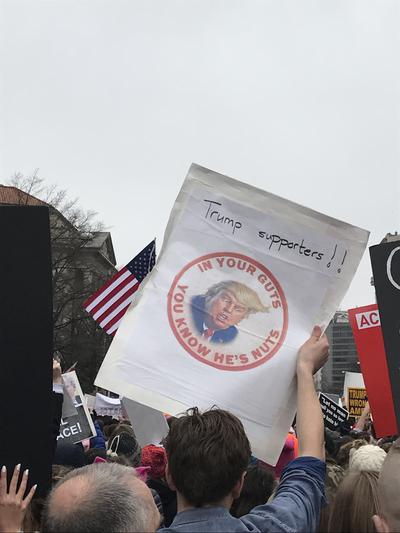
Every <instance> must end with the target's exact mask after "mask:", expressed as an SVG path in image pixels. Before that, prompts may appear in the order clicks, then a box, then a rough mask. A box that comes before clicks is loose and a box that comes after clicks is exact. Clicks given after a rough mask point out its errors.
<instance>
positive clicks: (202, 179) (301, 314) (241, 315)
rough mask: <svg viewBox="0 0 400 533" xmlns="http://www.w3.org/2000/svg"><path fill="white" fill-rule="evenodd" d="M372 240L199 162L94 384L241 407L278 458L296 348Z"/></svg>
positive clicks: (171, 401) (182, 401)
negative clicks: (147, 275) (153, 264)
mask: <svg viewBox="0 0 400 533" xmlns="http://www.w3.org/2000/svg"><path fill="white" fill-rule="evenodd" d="M367 240H368V232H367V231H365V230H362V229H360V228H357V227H354V226H351V225H349V224H346V223H344V222H341V221H339V220H335V219H332V218H330V217H328V216H326V215H323V214H321V213H317V212H316V211H312V210H311V209H308V208H306V207H304V206H300V205H298V204H295V203H293V202H290V201H288V200H285V199H283V198H279V197H277V196H274V195H273V194H271V193H268V192H265V191H262V190H260V189H257V188H255V187H252V186H250V185H247V184H245V183H243V182H240V181H237V180H234V179H232V178H229V177H227V176H224V175H222V174H218V173H217V172H213V171H211V170H209V169H206V168H203V167H200V166H198V165H192V166H191V167H190V169H189V172H188V175H187V177H186V180H185V181H184V183H183V186H182V189H181V191H180V193H179V195H178V198H177V200H176V202H175V205H174V207H173V210H172V212H171V216H170V220H169V223H168V226H167V229H166V232H165V238H164V241H163V248H162V250H161V253H160V254H159V258H158V261H157V265H156V267H155V268H154V269H153V270H152V272H151V274H150V275H149V277H148V278H147V279H146V280H145V281H144V283H142V286H141V292H140V294H138V296H137V298H136V299H135V304H134V307H131V308H130V309H129V310H128V311H127V313H126V314H125V316H124V320H123V321H122V322H121V325H120V326H119V328H118V332H117V334H116V336H115V338H114V341H113V343H112V344H111V346H110V349H109V351H108V353H107V356H106V358H105V360H104V361H103V365H102V367H101V368H100V371H99V374H98V376H97V378H96V381H95V383H96V385H97V386H99V387H103V388H105V389H109V390H112V391H114V392H116V393H118V394H120V395H121V396H123V397H126V398H128V399H129V398H130V399H132V400H134V401H137V402H139V403H142V404H144V405H147V406H149V407H151V408H153V409H156V410H158V411H162V412H168V413H172V414H176V413H179V412H182V411H183V410H186V409H187V408H190V407H191V406H192V405H196V406H198V407H199V408H201V409H207V407H209V406H210V405H212V404H214V403H215V404H217V405H218V406H219V407H221V408H223V409H225V410H228V411H231V412H232V413H234V414H235V415H237V416H238V417H239V418H240V420H241V421H242V423H243V425H244V427H245V430H246V432H247V434H248V436H249V439H250V442H251V445H252V448H253V452H254V454H255V455H256V456H257V457H259V458H260V459H262V460H264V461H266V462H268V463H269V464H272V465H274V464H276V462H277V460H278V458H279V455H280V453H281V450H282V446H283V443H284V441H285V437H286V435H287V432H288V430H289V427H290V425H291V422H292V420H293V418H294V415H295V411H296V401H295V399H296V385H295V384H296V381H295V379H294V377H295V367H296V353H297V350H298V349H299V347H300V346H301V345H302V344H303V342H304V341H305V340H306V338H307V336H308V333H309V331H310V329H311V328H312V327H313V325H314V324H316V323H319V324H327V323H328V322H329V320H330V318H331V317H332V315H333V314H334V312H335V311H336V309H337V306H338V305H339V303H340V301H341V300H342V298H343V296H344V294H345V292H346V290H347V288H348V286H349V284H350V282H351V279H352V277H353V275H354V273H355V271H356V269H357V266H358V264H359V262H360V259H361V257H362V254H363V252H364V249H365V246H366V243H367ZM220 289H221V291H220ZM222 289H223V290H222ZM305 302H306V303H307V305H305ZM154 324H157V328H156V329H157V335H155V334H154ZM144 361H145V364H144Z"/></svg>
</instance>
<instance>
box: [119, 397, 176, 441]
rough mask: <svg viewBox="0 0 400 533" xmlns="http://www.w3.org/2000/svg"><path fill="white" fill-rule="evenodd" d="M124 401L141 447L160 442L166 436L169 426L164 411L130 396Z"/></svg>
mask: <svg viewBox="0 0 400 533" xmlns="http://www.w3.org/2000/svg"><path fill="white" fill-rule="evenodd" d="M122 403H123V405H124V407H125V410H126V412H127V414H128V418H129V420H130V421H131V424H132V427H133V430H134V432H135V435H136V440H137V441H138V443H139V444H140V446H141V447H143V446H146V445H147V444H159V443H160V442H161V441H162V440H163V438H164V437H166V435H167V433H168V429H169V428H168V424H167V421H166V420H165V416H164V415H163V413H160V411H156V410H155V409H152V408H151V407H148V406H147V405H142V404H141V403H138V402H135V401H133V400H129V399H128V398H123V399H122Z"/></svg>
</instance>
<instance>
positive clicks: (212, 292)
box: [205, 280, 269, 316]
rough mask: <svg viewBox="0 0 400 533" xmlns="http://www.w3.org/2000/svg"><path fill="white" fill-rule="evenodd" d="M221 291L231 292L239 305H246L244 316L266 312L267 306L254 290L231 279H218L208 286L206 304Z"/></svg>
mask: <svg viewBox="0 0 400 533" xmlns="http://www.w3.org/2000/svg"><path fill="white" fill-rule="evenodd" d="M222 291H226V292H229V293H231V294H232V295H233V296H234V297H235V299H236V300H237V301H238V302H239V303H240V304H241V305H243V306H244V307H246V309H247V315H246V316H249V315H251V314H253V313H267V312H268V311H269V307H268V306H265V305H264V304H263V303H262V301H261V300H260V298H259V296H258V294H257V293H256V291H254V290H253V289H250V287H248V286H247V285H245V284H244V283H239V282H238V281H233V280H229V281H220V282H219V283H216V284H215V285H212V286H211V287H209V289H208V290H207V292H206V293H205V298H206V306H208V305H209V304H210V302H211V301H212V300H213V299H214V298H215V297H216V296H218V295H219V294H220V293H221V292H222Z"/></svg>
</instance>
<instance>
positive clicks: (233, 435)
mask: <svg viewBox="0 0 400 533" xmlns="http://www.w3.org/2000/svg"><path fill="white" fill-rule="evenodd" d="M328 351H329V345H328V341H327V339H326V336H325V335H321V330H320V329H319V328H318V327H315V328H314V330H313V332H312V335H311V337H310V338H309V339H308V340H307V342H305V344H304V345H303V346H302V347H301V348H300V350H299V353H298V359H297V384H298V387H297V404H298V409H297V415H296V420H295V424H294V426H295V429H293V430H291V433H290V434H289V435H288V438H287V439H286V443H285V446H284V449H283V450H282V454H281V457H280V459H279V461H278V464H277V465H276V466H274V467H271V466H269V465H267V464H265V463H264V462H262V461H261V460H259V459H257V458H256V457H254V456H253V455H252V452H251V447H250V443H249V440H248V438H247V436H246V433H245V431H244V428H243V425H242V423H241V422H240V420H239V419H238V418H237V417H236V416H234V415H233V414H232V413H229V412H227V411H224V410H221V409H218V408H215V407H214V408H212V409H210V410H208V411H204V412H200V411H199V410H198V409H197V408H192V409H190V410H189V411H188V412H186V413H184V414H182V415H180V416H178V417H171V418H170V419H169V420H168V423H169V432H168V434H167V436H166V438H165V439H164V440H163V442H162V443H151V444H148V445H147V446H144V447H143V448H141V447H140V446H139V444H138V442H137V439H136V436H135V428H134V425H133V426H132V425H131V424H130V422H129V421H127V420H114V419H112V418H111V417H102V416H97V415H96V413H94V415H93V417H94V421H95V428H96V432H97V436H96V437H93V438H92V439H91V440H90V442H89V443H88V445H87V446H83V445H82V443H78V444H68V443H64V442H63V440H62V439H59V440H58V441H57V444H56V446H55V450H54V459H53V478H52V483H53V486H52V489H51V490H50V492H49V494H48V495H47V497H46V498H45V499H42V498H37V497H35V486H33V487H32V488H30V489H29V490H28V489H27V487H28V486H29V483H28V481H29V471H28V470H25V471H24V472H22V470H21V466H20V465H16V467H15V469H14V472H13V475H12V477H11V480H9V482H8V481H7V469H6V468H5V467H3V468H2V469H1V476H0V531H1V532H18V531H25V532H27V531H44V532H80V531H82V532H99V531H105V532H155V531H157V530H159V531H162V532H165V533H166V532H169V531H171V532H206V531H207V532H208V531H210V532H229V531H252V532H285V533H289V532H296V531H298V532H312V531H315V532H317V531H327V532H343V533H344V532H364V531H377V532H378V533H383V532H389V531H394V532H395V531H400V506H399V507H398V506H397V495H398V494H399V493H400V440H396V437H395V436H392V437H388V438H385V439H380V440H377V439H376V438H375V437H374V431H373V425H371V423H370V421H369V418H368V409H366V410H365V412H364V413H363V416H362V417H361V419H360V420H359V421H358V422H357V423H356V424H355V425H354V426H353V427H351V426H350V425H349V424H347V425H343V427H340V428H338V431H329V430H327V429H325V428H324V421H323V417H322V412H321V408H320V404H319V400H318V396H317V394H316V391H315V386H314V379H313V376H314V374H315V372H316V371H317V370H318V369H319V368H321V367H322V366H323V364H324V363H325V362H326V359H327V357H328ZM60 374H61V371H60V368H59V364H58V363H54V368H53V377H54V383H55V385H54V392H53V395H54V404H55V407H56V411H57V412H56V413H55V421H54V424H55V426H57V424H58V425H59V423H60V418H61V405H62V392H61V391H60V387H59V384H60ZM55 433H57V431H56V432H55ZM32 481H33V482H34V481H35V480H32ZM398 491H399V492H398Z"/></svg>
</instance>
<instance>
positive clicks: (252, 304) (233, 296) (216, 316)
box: [191, 280, 269, 343]
mask: <svg viewBox="0 0 400 533" xmlns="http://www.w3.org/2000/svg"><path fill="white" fill-rule="evenodd" d="M191 311H192V319H193V324H194V326H195V328H196V330H197V332H198V333H200V335H201V336H202V337H204V338H205V339H206V340H208V341H209V342H216V343H227V342H231V341H233V340H234V339H235V338H236V336H237V334H238V328H237V327H236V326H237V324H239V322H240V321H241V320H243V319H244V318H247V317H248V316H250V315H251V314H254V313H267V312H268V311H269V307H268V306H265V305H264V304H263V303H262V301H261V300H260V297H259V296H258V294H257V293H256V291H254V290H253V289H251V288H250V287H248V286H247V285H245V284H244V283H239V282H238V281H233V280H227V281H220V282H219V283H215V284H214V285H212V286H211V287H209V288H208V289H207V291H206V293H205V294H201V295H197V296H194V297H193V298H192V300H191Z"/></svg>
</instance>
